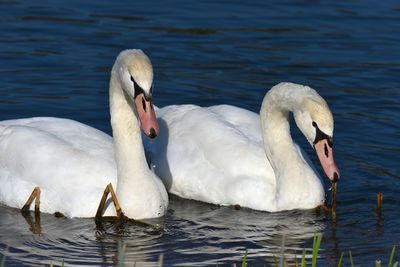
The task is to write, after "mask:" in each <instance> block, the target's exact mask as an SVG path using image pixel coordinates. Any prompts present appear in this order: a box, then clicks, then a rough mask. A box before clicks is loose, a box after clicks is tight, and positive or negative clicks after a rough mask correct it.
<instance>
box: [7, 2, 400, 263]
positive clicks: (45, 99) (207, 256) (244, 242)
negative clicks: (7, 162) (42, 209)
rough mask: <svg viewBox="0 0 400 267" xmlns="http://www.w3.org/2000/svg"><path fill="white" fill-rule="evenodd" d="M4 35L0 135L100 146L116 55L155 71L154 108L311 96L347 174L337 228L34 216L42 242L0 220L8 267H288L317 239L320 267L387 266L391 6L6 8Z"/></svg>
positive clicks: (394, 167)
mask: <svg viewBox="0 0 400 267" xmlns="http://www.w3.org/2000/svg"><path fill="white" fill-rule="evenodd" d="M0 32H1V35H0V59H1V60H0V81H1V86H0V119H1V120H3V119H11V118H22V117H31V116H57V117H67V118H71V119H75V120H78V121H81V122H83V123H86V124H89V125H92V126H94V127H96V128H99V129H101V130H103V131H105V132H107V133H111V129H110V124H109V119H110V118H109V111H108V91H107V89H108V79H109V73H110V69H111V65H112V64H113V62H114V59H115V56H116V55H117V54H118V52H119V51H120V50H122V49H125V48H141V49H143V50H144V51H145V52H146V53H147V54H148V55H149V56H150V58H151V60H152V62H153V65H154V68H155V89H154V90H155V92H154V98H155V103H156V104H157V105H158V106H164V105H169V104H181V103H195V104H198V105H203V106H206V105H213V104H221V103H227V104H233V105H237V106H240V107H244V108H247V109H249V110H252V111H255V112H257V111H258V110H259V108H260V105H261V101H262V98H263V96H264V94H265V92H266V90H267V89H268V88H270V87H271V86H273V85H274V84H276V83H278V82H281V81H292V82H297V83H302V84H307V85H310V86H312V87H314V88H316V89H317V90H318V91H319V92H320V94H321V95H322V96H323V97H324V98H325V99H326V100H327V102H328V103H329V105H330V107H331V109H332V111H333V113H334V117H335V138H334V139H335V157H336V160H337V163H338V165H339V166H340V169H341V173H342V180H341V181H340V183H339V185H338V190H339V191H338V203H337V205H338V211H337V212H338V213H337V222H336V223H334V222H333V221H332V219H331V216H330V215H329V214H326V213H319V214H318V213H316V212H315V211H291V212H280V213H274V214H270V213H265V212H257V211H251V210H246V209H242V210H235V209H234V208H231V207H218V206H213V205H208V204H204V203H199V202H195V201H189V200H182V199H179V198H176V197H171V204H170V207H169V211H168V214H167V215H166V216H165V218H164V219H163V220H162V223H163V224H164V226H165V231H162V232H158V231H154V229H151V228H143V227H140V226H137V225H130V224H129V225H125V226H118V225H115V224H112V223H105V224H104V225H103V227H102V228H96V225H95V223H94V221H93V220H92V219H84V220H82V219H65V218H54V216H52V215H45V214H43V215H42V218H41V225H40V227H41V229H37V228H32V227H31V226H29V224H28V223H27V221H26V220H25V218H24V217H22V216H21V215H20V213H19V211H17V210H15V209H11V208H7V207H4V206H0V256H1V255H2V254H7V261H6V263H7V265H8V264H9V265H14V266H17V265H18V266H19V265H25V266H29V265H37V264H39V263H40V264H42V265H43V264H49V263H50V261H52V262H53V263H57V264H59V263H60V262H61V261H62V260H63V259H64V260H65V262H66V264H67V265H68V266H73V265H115V264H117V262H118V252H119V251H122V250H124V251H126V253H125V263H126V264H128V265H130V266H132V265H133V263H134V262H137V263H141V264H143V265H156V264H157V261H158V258H159V257H160V255H161V254H163V255H164V264H165V265H167V266H170V265H176V266H188V265H195V266H199V265H214V266H215V265H217V264H219V265H224V264H231V263H240V261H241V257H242V255H243V253H244V250H245V249H248V251H249V256H248V259H249V262H250V263H251V265H256V266H258V265H263V264H264V263H266V264H270V263H273V262H274V257H275V256H279V255H280V253H281V247H282V242H284V243H285V248H286V251H285V255H286V257H287V258H293V257H295V255H297V258H299V257H300V255H301V251H302V249H303V248H304V247H306V248H311V247H312V237H313V234H314V232H317V233H322V234H323V241H322V248H321V251H320V259H319V260H318V261H319V263H320V264H321V266H332V265H335V263H336V262H337V260H338V258H339V255H340V253H341V252H346V255H347V251H348V250H351V251H352V254H353V257H354V261H355V263H356V264H359V265H367V264H368V265H372V264H373V262H374V261H375V260H376V259H382V260H383V263H387V259H388V256H389V254H390V250H391V248H392V246H393V245H394V244H398V243H399V239H400V219H399V218H400V212H399V210H400V209H399V206H400V198H399V188H400V165H399V160H400V156H399V152H400V146H399V141H398V140H399V137H400V131H399V125H400V116H399V115H400V105H399V103H400V90H399V88H398V87H399V84H400V79H399V74H400V49H399V46H398V44H399V42H400V4H399V3H398V1H390V0H389V1H380V2H379V3H377V2H376V1H352V2H351V1H346V2H337V1H324V2H319V1H294V0H286V1H255V2H253V3H251V4H250V3H244V2H243V3H242V2H240V1H229V3H228V2H224V1H202V2H198V3H197V4H193V3H189V2H188V1H178V0H175V1H169V2H168V3H165V2H163V1H146V2H143V3H137V2H133V1H118V2H115V3H112V4H111V3H109V2H108V1H95V2H92V3H90V2H87V1H45V0H39V1H34V2H31V1H11V0H10V1H1V2H0ZM293 135H294V138H295V139H296V141H297V142H299V143H300V144H301V145H302V146H303V147H304V148H306V150H307V151H308V152H309V153H310V155H311V153H312V151H311V149H310V148H309V147H308V146H307V144H306V142H305V140H304V138H303V137H302V136H301V135H300V134H299V133H298V131H295V130H294V133H293ZM312 159H313V160H314V161H315V157H314V156H312ZM0 186H1V185H0ZM326 188H328V185H326ZM379 191H381V192H383V194H384V204H383V211H382V214H381V215H379V214H377V213H376V212H375V197H376V193H377V192H379ZM39 230H40V231H39ZM33 232H36V233H33ZM395 259H397V260H399V254H398V253H397V254H396V258H395ZM345 264H346V265H348V264H349V260H348V257H345Z"/></svg>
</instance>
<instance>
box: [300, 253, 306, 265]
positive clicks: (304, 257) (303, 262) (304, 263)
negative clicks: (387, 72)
mask: <svg viewBox="0 0 400 267" xmlns="http://www.w3.org/2000/svg"><path fill="white" fill-rule="evenodd" d="M306 266H307V262H306V249H303V254H302V255H301V267H306Z"/></svg>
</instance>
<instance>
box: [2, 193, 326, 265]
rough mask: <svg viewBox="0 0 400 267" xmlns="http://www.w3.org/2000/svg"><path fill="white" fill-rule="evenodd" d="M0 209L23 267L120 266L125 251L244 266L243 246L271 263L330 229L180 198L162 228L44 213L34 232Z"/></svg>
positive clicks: (14, 257)
mask: <svg viewBox="0 0 400 267" xmlns="http://www.w3.org/2000/svg"><path fill="white" fill-rule="evenodd" d="M0 211H1V213H2V216H1V217H0V225H1V226H2V229H7V231H1V232H0V240H1V242H2V244H3V245H2V250H3V251H4V249H5V248H4V246H7V247H8V252H7V255H8V257H9V258H10V260H9V261H10V262H21V263H24V264H26V265H36V264H39V263H40V264H44V263H46V264H48V263H49V262H50V260H51V261H53V262H61V261H62V260H64V261H65V263H67V264H68V266H71V265H81V264H84V265H87V264H101V263H103V264H109V265H115V264H117V263H118V255H119V253H118V252H121V250H122V251H124V253H122V254H123V255H124V257H123V258H124V262H125V264H128V266H131V265H132V264H133V263H136V264H140V265H141V264H143V265H146V266H147V265H149V266H153V265H154V266H156V265H157V263H158V260H159V257H160V255H161V254H163V255H164V261H165V262H166V263H168V262H174V264H176V265H183V266H187V265H190V264H188V262H191V263H192V264H193V265H199V264H200V265H216V264H227V263H230V262H236V263H240V262H241V258H242V256H243V254H244V251H245V249H248V250H249V256H248V257H249V258H250V259H253V260H254V259H258V258H259V259H262V260H263V261H264V260H266V261H269V262H273V259H274V257H279V256H280V255H281V247H282V242H283V241H284V244H285V247H286V251H285V256H286V258H287V259H294V257H295V256H296V255H297V257H299V256H300V255H301V252H302V249H303V247H304V242H305V241H306V240H309V239H311V238H312V237H313V234H314V233H320V232H322V231H323V230H324V228H325V223H324V221H325V216H324V215H319V214H317V213H316V212H314V211H307V212H300V211H292V212H281V213H264V212H257V211H251V210H247V209H241V210H236V209H235V208H233V207H218V206H214V205H207V204H203V203H200V202H196V201H189V200H182V199H178V198H176V197H172V199H171V205H170V209H169V211H168V214H167V216H166V217H165V218H164V222H163V223H164V226H165V229H164V231H159V230H157V229H155V228H153V227H150V226H148V227H143V226H140V225H135V224H132V223H127V224H124V225H121V224H117V223H112V222H104V223H103V224H101V225H100V227H99V226H98V227H96V224H95V222H94V219H68V218H56V217H54V216H53V215H50V214H42V215H41V219H40V226H39V225H36V226H35V227H33V225H32V224H29V222H28V220H26V218H24V217H23V216H22V215H21V213H20V212H19V211H18V210H16V209H12V208H7V207H4V206H1V207H0ZM39 230H40V231H39ZM32 233H35V234H32ZM83 251H84V253H83ZM120 254H121V253H120Z"/></svg>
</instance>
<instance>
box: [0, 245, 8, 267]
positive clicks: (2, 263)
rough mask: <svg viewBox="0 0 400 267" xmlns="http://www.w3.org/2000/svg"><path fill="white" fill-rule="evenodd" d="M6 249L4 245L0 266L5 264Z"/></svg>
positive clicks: (2, 266)
mask: <svg viewBox="0 0 400 267" xmlns="http://www.w3.org/2000/svg"><path fill="white" fill-rule="evenodd" d="M7 251H8V247H6V249H5V250H4V253H3V258H2V259H1V262H0V267H4V266H6V258H7V256H6V254H7Z"/></svg>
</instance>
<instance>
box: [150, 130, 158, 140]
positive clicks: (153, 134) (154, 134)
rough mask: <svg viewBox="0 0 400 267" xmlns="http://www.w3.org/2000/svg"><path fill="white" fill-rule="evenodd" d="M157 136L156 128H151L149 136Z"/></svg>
mask: <svg viewBox="0 0 400 267" xmlns="http://www.w3.org/2000/svg"><path fill="white" fill-rule="evenodd" d="M156 136H157V134H156V130H154V128H151V129H150V134H149V137H150V138H155V137H156Z"/></svg>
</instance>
